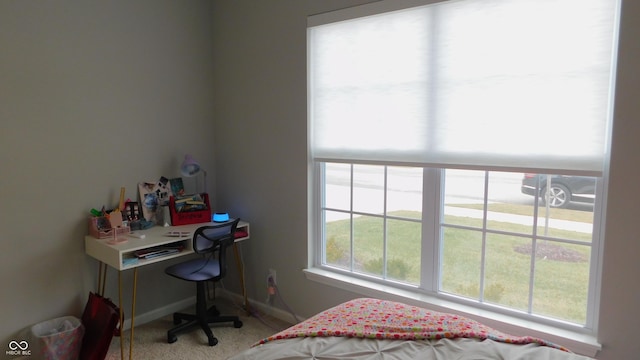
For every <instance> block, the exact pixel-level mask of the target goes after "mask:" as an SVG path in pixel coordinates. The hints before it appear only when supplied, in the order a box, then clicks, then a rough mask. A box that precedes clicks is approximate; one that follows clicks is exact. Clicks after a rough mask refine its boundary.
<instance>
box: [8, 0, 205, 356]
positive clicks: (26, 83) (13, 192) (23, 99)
mask: <svg viewBox="0 0 640 360" xmlns="http://www.w3.org/2000/svg"><path fill="white" fill-rule="evenodd" d="M211 12H212V5H211V1H208V0H197V1H196V0H190V1H172V0H136V1H129V0H114V1H102V0H56V1H44V0H26V1H24V0H3V1H0V169H1V170H0V171H1V175H0V189H1V190H0V203H1V205H0V206H1V207H2V210H1V216H0V264H1V265H0V324H1V325H0V348H2V349H3V350H2V351H0V354H2V356H4V350H6V349H7V348H6V347H7V344H8V343H9V341H11V340H13V339H14V337H15V336H16V334H17V333H18V332H19V331H21V330H22V329H23V328H25V327H27V326H29V325H32V324H34V323H37V322H41V321H44V320H48V319H51V318H54V317H59V316H63V315H75V316H78V317H79V316H80V314H81V311H82V309H83V307H84V303H85V301H86V298H87V295H88V293H89V291H90V290H94V288H95V281H96V276H97V275H96V273H97V262H95V261H94V260H91V259H89V258H88V257H86V256H85V254H84V236H85V234H87V219H88V216H89V210H90V209H91V208H93V207H96V208H100V207H101V206H102V205H107V206H113V205H115V204H117V199H118V197H119V191H120V187H121V186H124V187H126V196H127V197H131V198H134V199H135V198H136V197H137V190H136V186H137V183H138V182H139V181H145V180H154V181H155V180H157V179H158V178H159V177H160V176H161V175H164V176H168V177H169V176H171V177H173V176H178V175H179V172H178V167H179V164H180V162H181V161H182V157H183V154H184V153H185V152H190V153H192V154H193V155H194V157H196V158H199V159H200V160H201V161H202V162H203V164H204V166H206V167H207V168H209V169H213V168H214V166H215V162H214V157H213V155H214V147H213V143H212V138H213V106H212V102H211V99H212V96H213V82H214V81H213V77H212V71H213V66H212V60H213V51H212V46H211ZM187 184H188V185H189V186H192V185H194V184H192V183H191V182H188V183H187ZM213 186H214V182H213V180H212V181H211V184H209V188H210V189H212V188H213ZM163 267H164V265H163V266H151V267H149V269H144V270H141V271H140V274H139V285H140V288H139V291H140V293H139V295H140V297H139V302H138V311H139V312H140V313H143V312H146V311H150V310H152V309H154V308H156V307H158V306H163V305H164V304H166V303H172V302H174V301H177V300H181V299H184V298H186V297H188V296H193V294H194V288H193V287H192V286H190V284H185V283H184V282H180V281H179V280H171V278H169V277H168V276H165V275H164V274H162V269H163ZM160 274H161V275H160ZM116 279H117V276H116V273H115V271H111V272H110V273H109V278H108V280H109V288H108V290H107V295H108V296H110V297H113V298H117V290H116V287H115V286H114V285H115V281H116ZM124 283H125V285H126V286H127V289H129V286H130V284H131V273H130V272H129V273H125V274H124ZM127 308H128V301H127ZM127 313H128V314H130V312H129V311H127ZM17 340H20V339H17Z"/></svg>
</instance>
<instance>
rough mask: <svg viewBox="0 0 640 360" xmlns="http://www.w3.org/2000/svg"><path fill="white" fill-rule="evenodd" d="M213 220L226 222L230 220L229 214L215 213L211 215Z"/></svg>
mask: <svg viewBox="0 0 640 360" xmlns="http://www.w3.org/2000/svg"><path fill="white" fill-rule="evenodd" d="M211 220H212V221H213V222H225V221H229V214H227V213H219V212H217V213H213V216H212V217H211Z"/></svg>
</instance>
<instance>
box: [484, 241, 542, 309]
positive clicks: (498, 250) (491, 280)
mask: <svg viewBox="0 0 640 360" xmlns="http://www.w3.org/2000/svg"><path fill="white" fill-rule="evenodd" d="M530 243H531V239H526V238H520V237H516V236H508V235H498V234H487V243H486V248H487V250H486V266H485V281H484V301H486V302H489V303H493V304H498V305H503V306H507V307H510V308H514V309H518V310H522V311H527V310H528V308H529V284H530V281H529V279H530V278H531V276H530V274H531V255H530V254H526V253H522V252H519V251H517V249H518V248H519V247H524V246H526V244H530Z"/></svg>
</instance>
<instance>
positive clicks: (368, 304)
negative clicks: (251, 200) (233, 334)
mask: <svg viewBox="0 0 640 360" xmlns="http://www.w3.org/2000/svg"><path fill="white" fill-rule="evenodd" d="M271 359H288V360H293V359H354V360H359V359H425V360H443V359H456V360H463V359H469V360H471V359H473V360H481V359H509V360H518V359H522V360H524V359H536V360H587V359H591V358H588V357H585V356H581V355H577V354H574V353H572V352H570V351H569V350H568V349H566V348H563V347H561V346H558V345H556V344H553V343H550V342H548V341H545V340H542V339H538V338H535V337H530V336H512V335H508V334H505V333H502V332H499V331H496V330H494V329H492V328H490V327H488V326H485V325H483V324H481V323H479V322H477V321H474V320H471V319H469V318H465V317H462V316H458V315H454V314H447V313H440V312H435V311H429V310H426V309H423V308H420V307H416V306H411V305H406V304H402V303H399V302H393V301H386V300H379V299H372V298H360V299H354V300H351V301H348V302H345V303H342V304H340V305H337V306H335V307H333V308H331V309H328V310H325V311H323V312H321V313H319V314H316V315H315V316H313V317H311V318H309V319H307V320H305V321H303V322H301V323H298V324H296V325H293V326H291V327H290V328H288V329H286V330H283V331H281V332H279V333H276V334H274V335H272V336H269V337H268V338H265V339H262V340H260V341H259V342H257V343H256V344H254V345H253V346H252V347H251V348H249V349H247V350H245V351H243V352H241V353H239V354H237V355H235V356H233V357H231V358H230V360H271Z"/></svg>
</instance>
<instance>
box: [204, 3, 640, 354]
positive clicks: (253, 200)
mask: <svg viewBox="0 0 640 360" xmlns="http://www.w3.org/2000/svg"><path fill="white" fill-rule="evenodd" d="M363 2H366V1H338V0H336V1H326V0H307V1H298V0H280V1H268V2H257V1H252V0H234V1H215V2H214V49H215V50H214V51H215V58H216V66H215V79H216V82H215V95H216V96H215V105H216V106H215V110H214V111H215V115H216V119H217V120H218V121H219V122H218V123H217V125H216V126H217V127H216V130H217V132H216V134H217V135H218V136H221V137H220V138H216V152H217V154H219V155H220V156H219V157H218V159H217V161H218V166H217V170H218V172H219V174H218V175H219V178H218V184H219V188H220V190H221V192H220V193H219V194H218V195H219V200H220V201H221V204H224V206H225V207H227V208H229V209H230V210H231V211H233V212H236V213H239V214H241V215H242V216H243V217H246V218H248V220H250V221H251V224H252V240H251V244H250V246H246V247H245V249H246V251H245V260H246V262H247V266H248V268H249V269H248V270H249V274H250V276H249V281H248V286H249V294H250V296H251V297H252V298H254V299H258V300H261V301H262V299H264V298H265V296H266V289H265V285H264V279H265V277H266V274H267V272H268V269H269V268H274V269H276V270H277V271H278V277H277V279H278V284H279V288H280V290H281V293H282V295H283V297H284V298H285V300H286V301H287V302H288V303H289V305H290V306H291V307H292V308H293V309H294V310H295V311H296V312H297V313H299V314H301V315H303V316H310V315H312V314H313V313H315V312H317V311H320V310H323V309H326V308H327V307H329V306H333V305H335V304H337V303H339V302H341V301H343V300H346V299H350V298H353V297H356V296H359V295H358V294H354V293H349V292H346V291H343V290H339V289H334V288H330V287H327V286H325V285H321V284H318V283H315V282H311V281H308V280H306V278H305V277H304V275H303V274H302V272H301V269H303V268H304V267H305V266H306V265H307V252H308V247H307V225H306V210H307V193H306V189H307V177H306V171H307V158H306V150H307V147H306V146H307V143H306V80H305V79H306V74H305V69H306V38H305V27H306V16H307V15H310V14H315V13H319V12H323V11H329V10H334V9H338V8H341V7H346V6H349V5H354V4H357V3H363ZM623 5H624V6H623V18H622V36H621V43H620V61H619V62H620V63H619V67H618V87H617V99H616V104H615V105H616V119H615V128H614V142H613V155H612V159H611V178H610V188H609V197H608V205H609V208H608V212H607V215H608V222H607V228H606V233H605V237H606V245H605V253H604V277H603V282H602V294H603V295H602V306H601V319H600V328H599V333H600V341H601V343H602V345H603V350H602V351H601V353H600V354H599V356H598V358H599V359H603V360H604V359H607V360H614V359H615V360H620V359H635V358H637V356H638V355H637V354H638V353H640V342H638V341H637V340H635V337H636V334H637V333H636V329H637V323H638V321H640V311H638V308H637V306H638V305H639V304H640V282H638V281H637V277H638V276H639V275H640V260H638V254H640V239H639V236H638V235H637V231H636V226H635V224H636V223H637V222H638V219H639V218H640V211H639V210H638V208H639V203H640V198H639V197H638V196H637V191H636V190H635V189H636V188H637V186H638V185H637V183H638V179H640V176H639V175H640V174H639V171H640V170H639V169H638V164H640V142H639V141H638V137H639V136H640V119H639V117H640V101H639V99H640V83H639V78H638V77H639V76H640V75H639V71H638V66H639V64H640V48H639V47H640V42H638V40H637V39H639V38H640V22H638V21H637V19H638V18H639V17H640V2H637V1H632V0H624V4H623Z"/></svg>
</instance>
